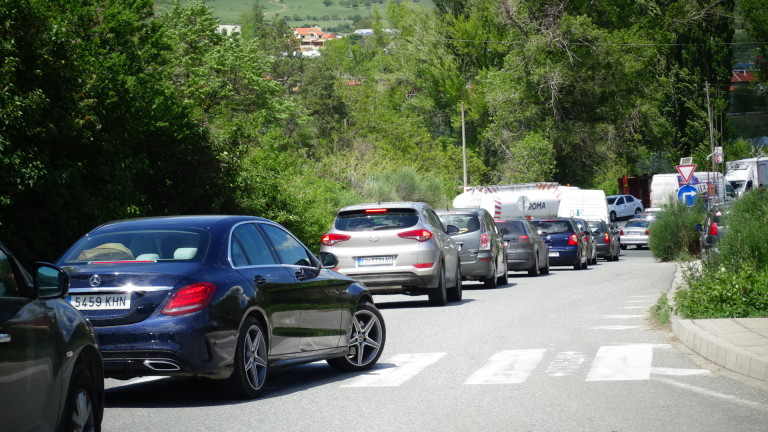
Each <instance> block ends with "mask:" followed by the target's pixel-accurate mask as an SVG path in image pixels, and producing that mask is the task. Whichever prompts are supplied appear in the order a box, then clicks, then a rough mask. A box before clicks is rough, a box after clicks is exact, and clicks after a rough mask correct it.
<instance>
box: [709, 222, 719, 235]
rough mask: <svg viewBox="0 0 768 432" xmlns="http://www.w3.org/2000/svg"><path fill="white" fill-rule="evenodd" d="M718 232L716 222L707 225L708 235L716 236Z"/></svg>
mask: <svg viewBox="0 0 768 432" xmlns="http://www.w3.org/2000/svg"><path fill="white" fill-rule="evenodd" d="M717 231H718V227H717V222H712V223H711V224H710V225H709V235H711V236H716V235H717Z"/></svg>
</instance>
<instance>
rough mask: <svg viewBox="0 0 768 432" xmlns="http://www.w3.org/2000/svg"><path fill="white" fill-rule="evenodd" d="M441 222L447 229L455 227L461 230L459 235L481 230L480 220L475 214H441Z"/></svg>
mask: <svg viewBox="0 0 768 432" xmlns="http://www.w3.org/2000/svg"><path fill="white" fill-rule="evenodd" d="M440 222H442V224H443V226H446V227H447V226H448V225H453V226H455V227H457V228H459V234H464V233H470V232H475V231H479V230H480V218H478V217H477V215H474V214H441V215H440Z"/></svg>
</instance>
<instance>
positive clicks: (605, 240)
mask: <svg viewBox="0 0 768 432" xmlns="http://www.w3.org/2000/svg"><path fill="white" fill-rule="evenodd" d="M603 242H604V243H610V242H611V236H609V235H608V233H603Z"/></svg>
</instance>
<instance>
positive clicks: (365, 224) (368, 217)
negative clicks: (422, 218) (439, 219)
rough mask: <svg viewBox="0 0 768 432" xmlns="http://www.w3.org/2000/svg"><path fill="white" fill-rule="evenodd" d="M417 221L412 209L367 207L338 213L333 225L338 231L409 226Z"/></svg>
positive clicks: (417, 218) (417, 217)
mask: <svg viewBox="0 0 768 432" xmlns="http://www.w3.org/2000/svg"><path fill="white" fill-rule="evenodd" d="M418 222H419V216H418V215H417V214H416V211H415V210H413V209H367V210H353V211H345V212H341V213H339V215H338V216H337V217H336V222H334V227H335V228H336V229H337V230H340V231H369V230H390V229H403V228H409V227H412V226H414V225H416V224H417V223H418Z"/></svg>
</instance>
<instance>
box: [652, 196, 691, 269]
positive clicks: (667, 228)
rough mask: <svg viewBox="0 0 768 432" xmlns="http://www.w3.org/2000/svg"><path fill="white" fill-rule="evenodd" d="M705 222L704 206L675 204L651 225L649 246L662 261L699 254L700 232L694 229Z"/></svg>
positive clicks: (669, 206)
mask: <svg viewBox="0 0 768 432" xmlns="http://www.w3.org/2000/svg"><path fill="white" fill-rule="evenodd" d="M703 220H704V205H703V204H702V203H701V202H697V203H696V205H694V206H693V207H686V206H684V205H682V204H680V203H678V202H674V203H672V204H669V205H667V206H665V207H664V211H663V212H661V214H660V215H659V216H658V217H657V219H656V221H655V222H653V223H652V224H651V228H650V238H649V240H648V246H649V247H650V248H651V252H652V253H653V256H654V257H656V258H658V259H660V260H661V261H674V260H677V259H680V258H681V257H686V256H695V255H698V254H699V249H700V247H699V231H696V229H695V228H694V227H695V226H696V224H697V223H701V222H702V221H703Z"/></svg>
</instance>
